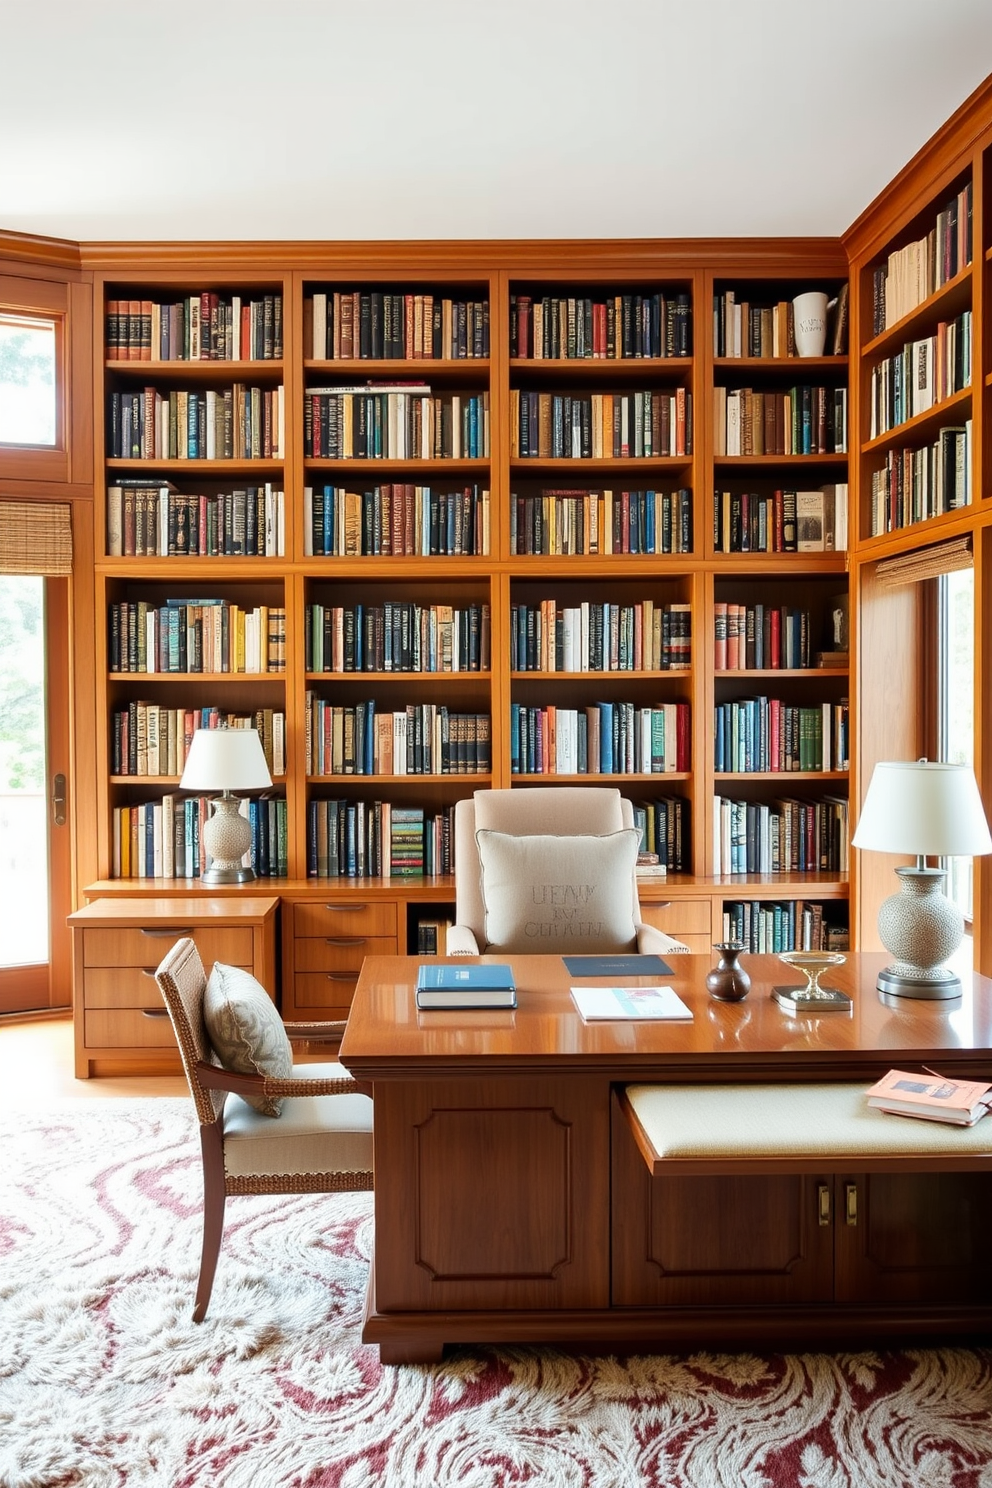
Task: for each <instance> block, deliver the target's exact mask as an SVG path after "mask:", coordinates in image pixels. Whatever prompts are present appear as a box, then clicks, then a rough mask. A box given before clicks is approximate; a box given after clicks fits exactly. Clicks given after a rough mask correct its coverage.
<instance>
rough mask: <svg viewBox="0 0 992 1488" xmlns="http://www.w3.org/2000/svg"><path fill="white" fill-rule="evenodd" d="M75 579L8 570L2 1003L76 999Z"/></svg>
mask: <svg viewBox="0 0 992 1488" xmlns="http://www.w3.org/2000/svg"><path fill="white" fill-rule="evenodd" d="M68 744H69V668H68V582H67V581H66V580H65V579H52V578H49V579H46V578H40V577H37V576H33V575H32V576H20V575H0V1013H13V1012H33V1011H44V1010H48V1009H51V1008H57V1007H68V1006H69V1005H70V1004H71V1001H72V993H71V983H72V974H71V955H70V940H69V932H68V930H67V928H66V924H65V917H66V915H67V913H68V912H69V908H70V888H71V879H70V872H71V870H70V832H69V802H68V779H69V758H68Z"/></svg>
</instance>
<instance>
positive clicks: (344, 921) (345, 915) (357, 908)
mask: <svg viewBox="0 0 992 1488" xmlns="http://www.w3.org/2000/svg"><path fill="white" fill-rule="evenodd" d="M293 932H294V934H295V935H297V936H309V935H324V936H332V937H333V936H335V935H392V936H395V934H396V905H395V904H394V903H390V902H388V901H387V902H384V903H376V902H375V901H374V900H370V901H368V902H366V903H357V904H356V903H352V902H350V901H347V900H345V901H343V902H341V903H338V904H336V903H334V902H332V901H329V900H328V901H325V900H317V901H314V902H313V903H308V904H297V905H295V906H294V909H293Z"/></svg>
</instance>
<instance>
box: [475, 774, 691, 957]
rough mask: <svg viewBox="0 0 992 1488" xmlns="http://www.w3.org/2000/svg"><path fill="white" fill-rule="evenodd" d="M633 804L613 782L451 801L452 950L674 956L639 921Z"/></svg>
mask: <svg viewBox="0 0 992 1488" xmlns="http://www.w3.org/2000/svg"><path fill="white" fill-rule="evenodd" d="M636 856H637V832H636V829H635V827H634V812H633V807H632V806H631V804H630V802H629V801H627V800H625V799H624V798H623V797H622V796H621V795H620V792H619V791H618V790H616V789H615V788H614V787H612V786H567V785H566V786H536V787H534V788H533V789H518V790H477V791H476V792H475V795H474V797H473V798H471V799H468V800H464V801H459V802H458V804H457V805H456V807H455V924H454V925H452V926H451V927H450V929H449V931H448V940H447V948H448V954H449V955H450V956H477V955H479V954H480V953H482V952H485V951H496V952H501V951H502V952H506V953H513V952H530V953H533V954H542V953H543V954H548V953H550V954H559V955H560V954H568V953H571V954H574V955H581V954H583V953H585V952H590V953H592V954H596V953H600V952H608V951H638V952H640V953H642V954H647V953H649V952H654V953H657V954H672V953H674V952H677V951H687V950H688V946H686V945H684V944H683V943H682V942H681V941H679V940H673V939H672V937H671V936H669V935H665V934H664V933H663V932H662V931H661V930H657V929H655V927H654V926H652V925H645V924H643V923H642V921H641V911H640V903H639V900H638V896H637V878H636V875H635V872H634V866H635V860H636Z"/></svg>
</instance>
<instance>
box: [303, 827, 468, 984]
mask: <svg viewBox="0 0 992 1488" xmlns="http://www.w3.org/2000/svg"><path fill="white" fill-rule="evenodd" d="M454 815H455V808H454V807H453V806H450V807H448V808H447V809H446V810H443V811H438V812H435V813H433V814H432V813H430V812H427V811H425V810H424V809H423V808H422V807H418V806H397V805H395V804H394V803H393V802H390V801H363V800H357V801H337V800H327V799H325V798H323V797H311V799H310V801H309V802H308V804H307V877H308V878H365V877H375V878H389V877H392V878H414V877H421V876H423V875H425V874H437V873H453V872H454V867H455V857H454V852H455V832H454ZM431 954H433V955H437V954H438V950H437V948H436V947H435V949H434V951H433V952H432V953H431ZM440 954H442V955H443V954H444V947H443V945H442V946H441V949H440Z"/></svg>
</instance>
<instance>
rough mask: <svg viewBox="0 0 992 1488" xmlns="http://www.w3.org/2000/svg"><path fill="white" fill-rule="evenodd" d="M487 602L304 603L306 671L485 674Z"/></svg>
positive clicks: (489, 627) (487, 659) (488, 646)
mask: <svg viewBox="0 0 992 1488" xmlns="http://www.w3.org/2000/svg"><path fill="white" fill-rule="evenodd" d="M491 631H492V625H491V618H490V607H489V605H488V604H469V605H464V606H455V605H450V604H432V605H421V604H415V603H413V602H412V601H406V600H387V601H386V602H385V603H384V604H366V605H363V604H356V605H323V604H311V605H308V606H307V612H306V628H305V631H304V649H305V655H306V670H307V671H308V672H479V671H482V672H488V670H489V665H490V650H491Z"/></svg>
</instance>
